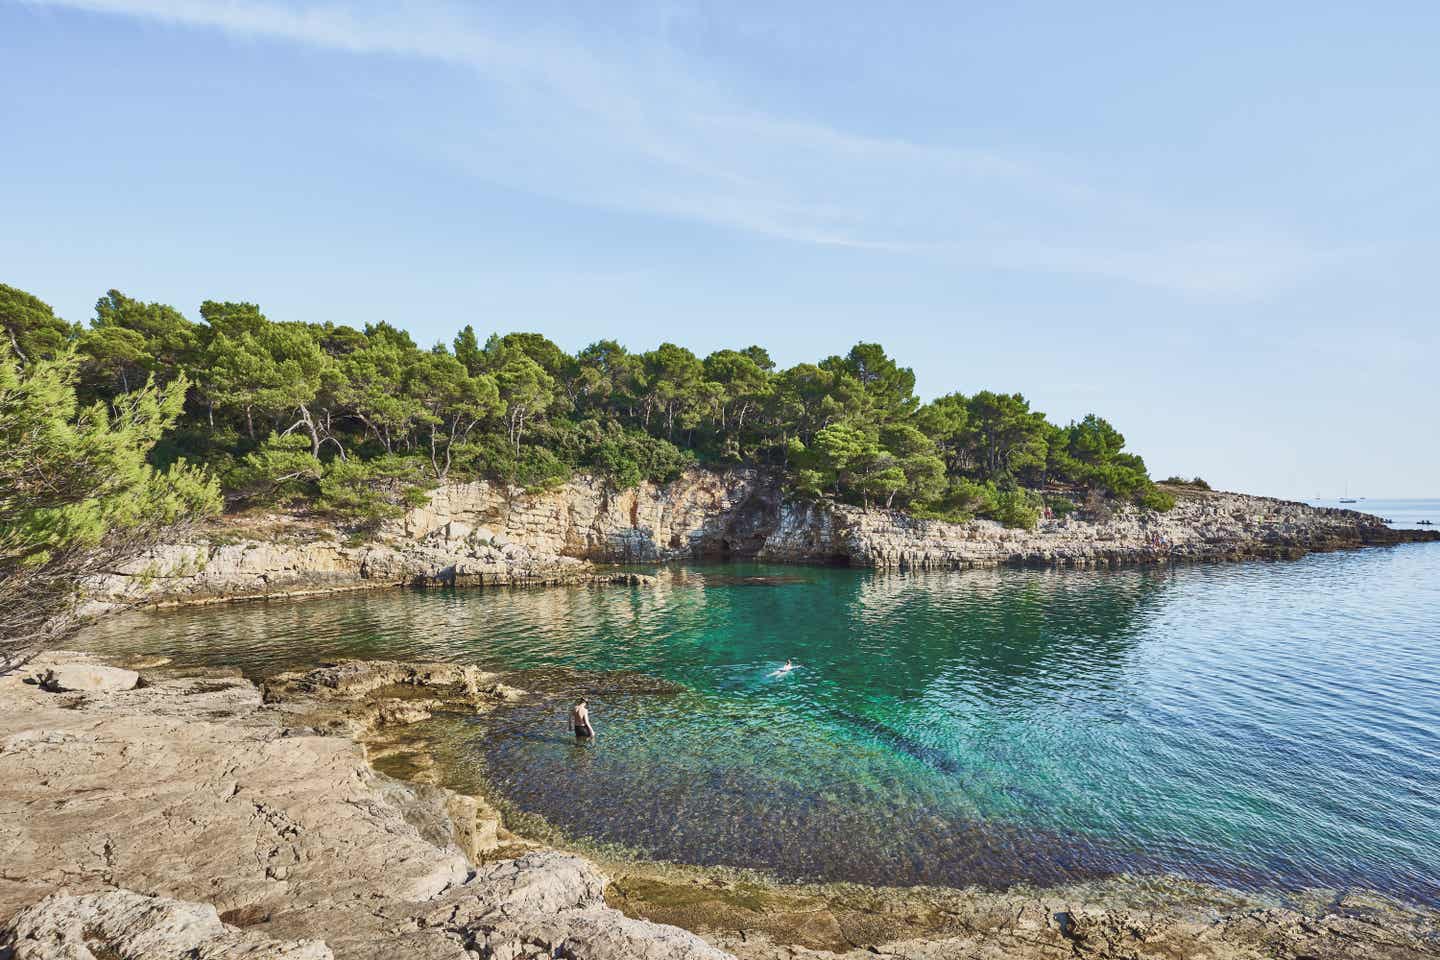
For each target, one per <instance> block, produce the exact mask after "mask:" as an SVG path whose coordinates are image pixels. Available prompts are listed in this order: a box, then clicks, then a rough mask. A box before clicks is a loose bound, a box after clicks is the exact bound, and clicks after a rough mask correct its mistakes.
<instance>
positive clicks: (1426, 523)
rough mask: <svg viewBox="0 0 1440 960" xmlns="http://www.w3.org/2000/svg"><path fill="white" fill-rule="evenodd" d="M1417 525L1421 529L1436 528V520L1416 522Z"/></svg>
mask: <svg viewBox="0 0 1440 960" xmlns="http://www.w3.org/2000/svg"><path fill="white" fill-rule="evenodd" d="M1415 523H1416V525H1417V526H1421V527H1433V526H1435V521H1434V520H1416V521H1415Z"/></svg>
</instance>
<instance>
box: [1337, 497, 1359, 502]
mask: <svg viewBox="0 0 1440 960" xmlns="http://www.w3.org/2000/svg"><path fill="white" fill-rule="evenodd" d="M1340 502H1341V503H1359V502H1360V501H1359V500H1352V499H1351V498H1350V497H1341V498H1340Z"/></svg>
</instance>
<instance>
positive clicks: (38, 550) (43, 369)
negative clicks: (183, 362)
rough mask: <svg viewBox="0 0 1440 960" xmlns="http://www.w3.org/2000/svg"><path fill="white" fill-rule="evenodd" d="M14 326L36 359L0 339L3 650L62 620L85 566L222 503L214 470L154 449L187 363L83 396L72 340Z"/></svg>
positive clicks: (126, 551) (128, 550) (116, 556)
mask: <svg viewBox="0 0 1440 960" xmlns="http://www.w3.org/2000/svg"><path fill="white" fill-rule="evenodd" d="M41 322H42V323H43V322H45V318H44V316H43V315H42V316H41ZM12 333H13V334H14V336H13V339H14V340H15V341H16V342H18V343H20V344H22V345H24V346H28V347H29V348H30V353H29V354H27V356H28V357H31V358H33V359H29V360H28V361H27V360H22V359H21V356H20V355H19V354H17V353H16V351H15V349H14V348H13V347H12V346H10V345H9V344H3V343H0V658H3V655H4V654H5V653H6V651H13V650H14V649H15V648H17V647H19V646H21V645H23V644H24V643H25V642H26V641H27V640H30V639H34V638H36V637H37V636H38V635H39V634H40V633H41V632H42V631H44V630H46V629H47V628H53V627H54V626H55V625H57V624H59V623H60V622H62V621H63V619H64V614H65V612H66V608H67V605H68V604H69V602H70V601H71V600H72V599H73V595H74V592H75V589H76V586H77V584H78V583H79V582H80V580H82V579H83V578H84V577H86V576H89V575H93V574H96V573H98V572H101V571H103V570H105V569H107V568H108V567H109V566H110V565H111V564H113V563H115V562H117V561H118V560H120V559H123V558H125V557H127V556H130V555H133V554H136V553H138V552H141V551H143V550H144V549H146V548H147V547H148V546H149V545H151V544H153V543H154V542H155V541H156V540H157V539H158V538H159V537H160V536H161V535H162V534H163V533H164V532H166V531H169V530H171V529H173V527H174V526H175V525H176V524H179V523H182V522H184V521H187V520H190V519H193V518H195V517H198V516H201V515H204V514H207V513H213V512H216V511H218V510H219V509H220V489H219V486H218V484H217V483H216V482H215V480H214V479H213V478H212V477H211V475H210V474H209V473H208V471H206V470H204V469H202V468H199V467H196V466H194V465H191V464H190V463H187V462H186V461H185V460H184V459H177V460H175V461H173V462H172V463H170V464H169V465H168V466H166V467H165V468H157V467H156V466H155V465H154V464H153V463H152V462H151V461H150V455H151V453H152V452H153V450H154V448H155V446H156V444H157V443H158V442H159V440H160V439H161V437H162V436H164V435H165V434H166V433H167V432H168V431H170V430H172V429H173V428H174V426H175V424H176V422H177V420H178V419H179V418H180V416H181V413H182V408H183V406H184V402H185V395H186V393H187V392H188V391H189V389H190V383H189V381H188V380H187V379H186V377H185V374H184V373H183V372H182V371H173V372H172V376H171V377H170V379H169V382H168V383H166V384H165V385H164V386H158V385H157V384H156V382H155V378H152V377H148V376H147V377H146V379H144V380H142V381H141V382H140V383H139V384H138V385H136V387H135V388H134V389H132V390H130V391H128V392H125V393H122V394H120V395H119V396H116V397H114V398H113V399H111V400H109V401H108V402H107V401H105V400H101V399H82V398H81V397H79V396H78V395H77V389H76V386H77V380H78V378H79V376H80V373H81V361H80V358H79V356H78V355H77V354H76V353H75V352H74V348H73V346H69V345H59V346H55V345H52V346H44V345H42V344H43V343H44V342H45V341H44V340H43V338H41V337H39V336H36V335H35V334H34V331H33V330H24V329H22V330H19V331H12Z"/></svg>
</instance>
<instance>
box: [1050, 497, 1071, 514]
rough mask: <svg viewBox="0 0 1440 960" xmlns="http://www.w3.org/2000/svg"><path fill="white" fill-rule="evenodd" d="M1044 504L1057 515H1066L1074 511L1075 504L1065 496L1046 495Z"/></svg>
mask: <svg viewBox="0 0 1440 960" xmlns="http://www.w3.org/2000/svg"><path fill="white" fill-rule="evenodd" d="M1045 506H1047V507H1049V508H1050V512H1051V513H1053V514H1055V516H1057V517H1068V516H1069V515H1070V514H1072V513H1074V512H1075V504H1074V502H1073V501H1071V500H1070V499H1068V498H1066V497H1053V496H1052V497H1046V498H1045Z"/></svg>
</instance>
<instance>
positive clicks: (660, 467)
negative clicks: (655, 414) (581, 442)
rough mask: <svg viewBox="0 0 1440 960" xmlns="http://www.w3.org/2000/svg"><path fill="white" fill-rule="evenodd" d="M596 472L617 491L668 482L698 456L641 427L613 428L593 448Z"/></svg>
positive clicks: (592, 461) (591, 459)
mask: <svg viewBox="0 0 1440 960" xmlns="http://www.w3.org/2000/svg"><path fill="white" fill-rule="evenodd" d="M589 460H590V463H591V465H592V466H593V467H594V468H595V471H596V472H597V473H599V474H600V475H602V476H604V477H605V478H606V479H607V480H609V481H610V484H611V485H612V486H613V487H615V489H617V490H628V489H629V488H631V487H633V486H636V485H638V484H639V483H640V482H641V481H644V480H649V481H650V482H651V483H669V482H670V481H671V480H674V479H675V478H677V477H679V476H680V474H681V472H682V471H684V469H685V468H686V467H688V466H689V465H690V464H692V463H694V462H695V455H694V454H693V453H691V452H689V451H688V450H681V449H680V448H679V447H677V446H675V444H673V443H671V442H670V441H668V440H662V439H660V438H658V437H652V436H650V435H649V434H648V433H644V432H642V431H639V430H624V431H613V432H611V433H610V434H609V435H608V436H606V437H605V438H604V439H602V440H601V441H600V442H599V443H598V444H596V445H595V448H594V450H592V451H591V453H590V457H589Z"/></svg>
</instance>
